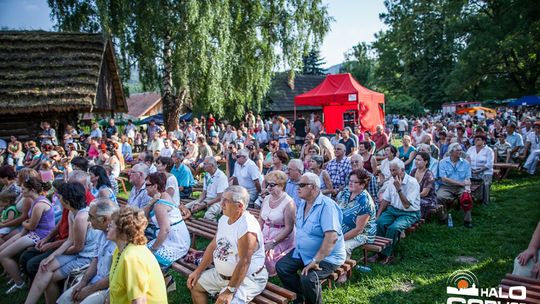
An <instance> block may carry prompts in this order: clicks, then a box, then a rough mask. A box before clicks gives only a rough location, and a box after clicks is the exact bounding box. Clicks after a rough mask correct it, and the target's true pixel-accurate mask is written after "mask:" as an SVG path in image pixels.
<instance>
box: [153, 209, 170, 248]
mask: <svg viewBox="0 0 540 304" xmlns="http://www.w3.org/2000/svg"><path fill="white" fill-rule="evenodd" d="M169 208H170V207H168V206H166V205H163V204H157V205H155V206H154V212H155V214H156V219H157V222H158V225H159V233H158V235H157V237H156V241H155V242H154V244H153V245H152V248H150V249H151V250H152V251H156V250H158V249H159V247H160V246H161V245H162V244H163V242H165V239H166V238H167V235H168V234H169V231H170V230H171V221H170V220H169V216H168V211H169V210H168V209H169Z"/></svg>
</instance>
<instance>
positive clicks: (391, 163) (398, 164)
mask: <svg viewBox="0 0 540 304" xmlns="http://www.w3.org/2000/svg"><path fill="white" fill-rule="evenodd" d="M392 166H394V167H397V168H398V169H401V170H405V163H404V162H402V161H401V160H400V161H399V162H394V161H392V162H390V168H392Z"/></svg>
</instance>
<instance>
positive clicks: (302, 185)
mask: <svg viewBox="0 0 540 304" xmlns="http://www.w3.org/2000/svg"><path fill="white" fill-rule="evenodd" d="M308 185H311V184H305V183H300V184H298V187H300V188H304V187H305V186H308Z"/></svg>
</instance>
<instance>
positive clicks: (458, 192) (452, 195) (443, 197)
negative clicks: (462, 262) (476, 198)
mask: <svg viewBox="0 0 540 304" xmlns="http://www.w3.org/2000/svg"><path fill="white" fill-rule="evenodd" d="M448 153H449V154H450V156H448V157H445V158H443V159H442V160H441V161H440V163H439V176H440V178H441V187H440V188H439V190H437V200H438V201H439V202H440V203H441V204H444V205H445V206H446V210H448V207H449V206H451V205H452V204H453V203H454V201H455V200H459V201H460V202H459V203H460V204H461V208H462V209H463V211H464V213H465V215H464V220H463V224H464V225H465V227H467V228H472V227H473V224H472V215H471V213H472V207H473V206H472V202H465V200H461V196H462V194H463V193H464V192H468V193H470V192H471V166H470V164H469V163H468V162H467V161H466V160H464V159H463V158H461V154H462V153H463V150H462V147H461V144H459V143H452V144H450V146H449V147H448ZM447 216H448V215H447V214H444V215H443V216H442V218H441V220H442V221H446V219H447Z"/></svg>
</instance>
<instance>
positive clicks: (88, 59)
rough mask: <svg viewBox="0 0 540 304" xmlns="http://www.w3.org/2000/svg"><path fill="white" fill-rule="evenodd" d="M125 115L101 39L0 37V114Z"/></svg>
mask: <svg viewBox="0 0 540 304" xmlns="http://www.w3.org/2000/svg"><path fill="white" fill-rule="evenodd" d="M74 110H75V111H81V112H91V111H108V112H110V111H111V110H114V111H120V112H125V111H126V110H127V106H126V100H125V97H124V94H123V90H122V83H121V81H120V77H119V73H118V67H117V65H116V62H115V58H114V51H113V48H112V45H111V42H110V41H109V40H108V39H106V38H104V36H103V35H102V34H88V33H56V32H43V31H0V114H17V113H35V112H49V111H54V112H65V111H74Z"/></svg>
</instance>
